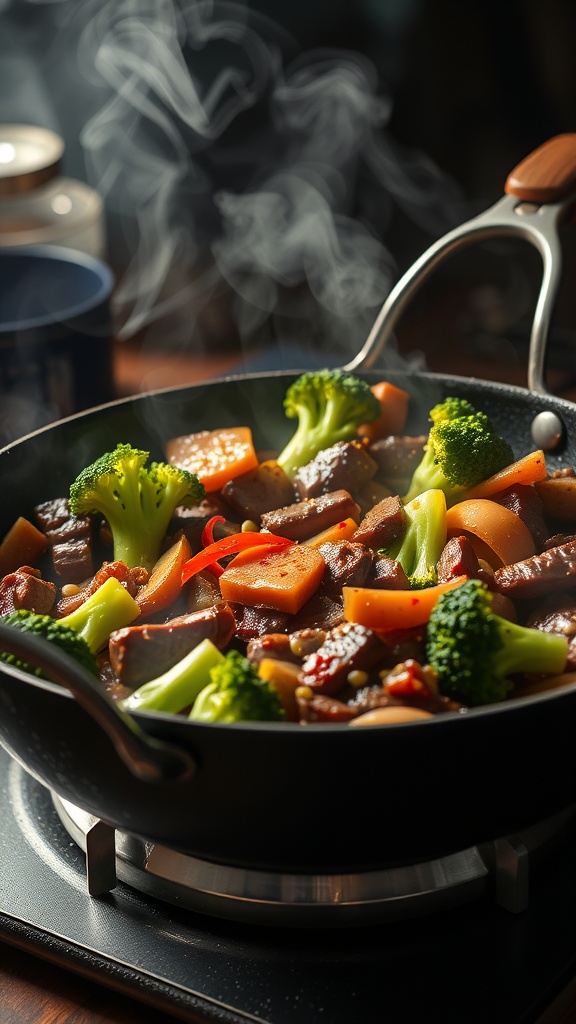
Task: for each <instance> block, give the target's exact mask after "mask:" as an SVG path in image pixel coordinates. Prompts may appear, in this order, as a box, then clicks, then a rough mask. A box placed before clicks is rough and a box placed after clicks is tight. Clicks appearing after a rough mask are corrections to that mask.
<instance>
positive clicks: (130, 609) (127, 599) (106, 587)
mask: <svg viewBox="0 0 576 1024" xmlns="http://www.w3.org/2000/svg"><path fill="white" fill-rule="evenodd" d="M139 615H140V605H139V604H138V603H137V602H136V601H135V600H134V598H133V597H131V595H130V594H129V593H128V591H127V590H126V587H123V586H122V584H121V583H120V580H117V579H116V577H115V576H110V577H109V578H108V579H107V580H106V581H105V582H104V583H103V584H102V586H101V587H98V590H95V591H94V593H93V594H90V597H87V598H86V600H85V601H83V602H82V604H80V605H78V607H77V608H76V609H75V611H73V612H70V614H69V615H65V616H63V618H61V619H58V622H59V623H60V624H61V625H63V626H68V627H69V628H70V629H73V630H74V631H75V632H76V633H78V634H79V635H80V636H81V637H82V638H83V639H84V640H85V641H86V643H87V644H88V646H89V648H90V650H91V651H92V652H93V653H94V654H97V653H98V651H100V650H102V648H103V647H105V645H106V644H107V643H108V638H109V637H110V633H112V632H113V631H114V630H115V629H122V626H128V625H129V623H131V622H133V621H134V619H136V618H138V616H139Z"/></svg>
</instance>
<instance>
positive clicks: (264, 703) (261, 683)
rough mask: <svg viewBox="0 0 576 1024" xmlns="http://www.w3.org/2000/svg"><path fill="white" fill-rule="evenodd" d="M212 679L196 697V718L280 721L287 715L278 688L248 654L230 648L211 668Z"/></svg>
mask: <svg viewBox="0 0 576 1024" xmlns="http://www.w3.org/2000/svg"><path fill="white" fill-rule="evenodd" d="M210 679H211V681H210V683H209V684H208V685H207V686H206V687H205V688H204V689H203V690H202V692H201V693H200V694H199V695H198V697H197V698H196V700H195V702H194V705H193V707H192V711H191V712H190V719H191V720H193V721H195V722H228V723H231V722H279V721H283V720H284V719H285V717H286V714H285V711H284V708H283V707H282V704H281V702H280V697H279V696H278V692H277V691H276V690H275V689H274V687H273V686H272V685H271V684H270V683H268V682H267V681H266V680H264V679H261V678H260V676H259V675H258V673H257V672H256V670H255V669H254V667H253V666H252V664H251V663H250V661H249V660H248V658H246V657H244V656H243V655H242V654H240V652H239V651H235V650H232V651H228V653H227V654H226V655H225V656H224V657H223V660H222V661H221V662H220V663H219V664H218V665H216V667H215V668H213V669H212V671H211V672H210Z"/></svg>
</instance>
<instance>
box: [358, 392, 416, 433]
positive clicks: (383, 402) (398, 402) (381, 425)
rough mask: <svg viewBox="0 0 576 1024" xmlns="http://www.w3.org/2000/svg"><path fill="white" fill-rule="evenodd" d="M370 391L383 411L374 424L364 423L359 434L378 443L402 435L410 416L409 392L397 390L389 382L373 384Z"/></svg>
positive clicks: (359, 429)
mask: <svg viewBox="0 0 576 1024" xmlns="http://www.w3.org/2000/svg"><path fill="white" fill-rule="evenodd" d="M370 390H371V391H372V393H373V394H374V395H376V398H377V399H378V400H379V402H380V406H381V409H382V411H381V413H380V415H379V417H378V419H375V420H373V421H372V423H363V424H362V426H360V427H359V428H358V433H359V434H360V435H361V437H367V438H368V440H369V441H377V440H378V439H379V438H380V437H389V436H390V434H401V433H402V431H403V430H404V426H405V423H406V417H407V415H408V403H409V401H410V395H409V394H408V392H407V391H404V390H403V389H402V388H397V387H396V385H395V384H391V383H390V381H388V380H381V381H380V382H379V383H378V384H373V385H372V387H371V388H370Z"/></svg>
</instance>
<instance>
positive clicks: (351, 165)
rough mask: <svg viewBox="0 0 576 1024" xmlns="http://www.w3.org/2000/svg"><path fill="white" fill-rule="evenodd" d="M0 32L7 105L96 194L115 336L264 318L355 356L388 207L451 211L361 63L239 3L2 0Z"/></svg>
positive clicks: (450, 198)
mask: <svg viewBox="0 0 576 1024" xmlns="http://www.w3.org/2000/svg"><path fill="white" fill-rule="evenodd" d="M0 36H1V37H2V39H3V40H4V44H2V43H1V42H0V57H2V56H3V53H2V51H3V50H5V51H6V54H8V53H9V52H11V53H14V52H15V45H14V44H15V43H16V50H17V52H18V58H19V61H20V66H21V67H23V68H24V72H23V73H22V74H21V80H24V77H25V71H26V68H29V69H30V78H28V79H27V92H26V97H27V100H28V107H27V109H25V110H24V111H23V112H24V116H21V119H22V120H24V121H27V122H29V123H40V122H41V123H43V124H44V125H45V126H46V127H51V128H54V129H55V130H57V131H59V132H60V133H61V134H62V135H63V136H64V138H65V141H66V144H67V160H68V161H69V165H68V173H71V174H72V175H74V174H75V175H76V176H78V177H85V179H86V180H87V181H88V182H89V183H90V184H91V185H92V186H93V187H94V188H95V189H97V190H98V191H99V192H100V194H101V195H102V196H103V198H104V200H105V207H106V211H107V227H108V239H109V251H108V259H109V262H110V263H111V264H112V266H113V268H114V269H115V271H116V273H117V276H118V287H117V290H116V295H115V317H116V323H117V335H118V337H119V338H121V339H129V338H131V337H134V336H135V335H138V336H139V337H140V338H143V339H144V340H145V341H146V343H149V344H150V345H154V346H157V345H159V344H162V345H165V346H168V345H169V346H171V347H181V348H188V347H191V346H192V347H195V348H196V349H198V348H200V349H201V348H202V346H205V347H207V346H209V345H210V344H213V343H214V337H216V340H218V339H219V338H225V337H226V336H227V337H228V338H229V339H230V334H231V332H232V331H233V332H237V334H238V335H239V337H240V339H241V340H243V341H244V342H245V343H246V344H251V343H252V342H253V340H254V339H255V338H256V339H257V338H258V337H260V336H261V332H262V331H264V329H266V331H267V332H268V333H267V334H266V337H270V336H272V335H273V336H275V337H277V338H278V337H281V338H285V337H288V338H289V339H290V340H295V341H296V342H303V343H305V344H307V345H308V346H309V345H310V343H313V344H317V345H318V346H320V348H322V346H324V347H326V348H327V350H330V351H334V352H340V353H344V354H346V353H349V354H350V355H352V354H353V352H355V351H356V350H357V348H358V345H359V343H361V341H362V340H363V338H364V335H365V332H366V330H367V329H368V328H369V326H370V325H371V323H372V322H373V319H374V317H375V314H376V312H377V309H378V307H379V306H380V304H381V303H382V301H383V300H384V298H385V297H386V294H387V293H388V291H389V289H390V286H391V283H392V280H393V278H394V277H395V274H396V267H395V263H394V259H393V257H392V254H391V252H390V250H389V245H388V242H387V237H388V235H389V229H390V225H391V223H392V221H393V218H395V217H398V215H401V216H402V217H404V218H406V219H407V221H409V222H410V223H411V224H412V225H415V226H417V228H418V229H419V230H421V231H422V232H424V233H428V234H430V235H434V236H436V235H438V234H440V233H442V232H443V231H444V230H446V229H447V228H448V227H451V226H453V224H454V223H456V222H457V221H458V220H459V219H461V209H460V196H459V193H458V191H457V189H456V187H455V185H454V183H453V182H451V181H449V180H447V179H446V177H445V176H444V175H443V174H441V173H440V172H439V170H438V169H437V168H436V167H435V166H434V165H433V164H432V162H431V161H430V160H429V159H428V158H427V157H426V156H425V155H424V154H421V153H419V152H418V151H416V150H413V151H404V150H403V149H402V148H401V147H400V146H398V144H397V143H396V142H395V140H394V139H393V137H392V133H391V132H390V129H389V124H390V118H391V115H392V111H393V98H392V96H391V95H390V94H389V92H388V90H387V87H386V84H385V83H382V82H379V81H378V79H377V75H376V72H375V69H374V67H373V65H372V64H371V63H370V62H369V61H367V60H366V59H365V58H363V57H362V56H361V55H359V54H355V53H350V52H345V51H343V52H335V51H327V52H326V51H314V52H310V53H305V54H302V53H298V47H297V45H296V43H295V41H294V40H293V39H291V38H290V36H289V35H288V34H287V33H286V32H285V31H284V30H283V29H282V28H281V27H280V26H279V25H277V24H274V23H273V22H271V21H270V20H268V19H266V18H265V17H263V16H262V15H257V14H256V13H255V12H254V11H253V10H251V9H250V8H249V6H247V5H246V4H245V3H242V2H238V3H222V2H219V0H214V2H210V0H82V2H81V3H78V2H77V0H60V2H52V3H50V4H47V3H43V2H41V0H13V2H10V0H4V3H3V4H2V3H1V2H0ZM31 89H32V90H33V91H34V90H35V92H36V93H37V94H38V96H40V95H41V96H42V102H41V103H39V102H36V103H34V95H31V93H30V90H31ZM19 103H20V105H21V107H23V108H24V107H25V103H24V100H23V99H22V98H20V100H19ZM2 106H3V105H2V101H1V100H0V116H1V117H2V119H3V120H15V119H17V118H15V117H14V111H12V112H8V110H7V108H6V109H2ZM207 323H208V324H214V323H216V324H217V326H216V328H215V329H213V328H211V329H210V330H209V331H208V333H207V330H206V324H207ZM270 332H271V333H270Z"/></svg>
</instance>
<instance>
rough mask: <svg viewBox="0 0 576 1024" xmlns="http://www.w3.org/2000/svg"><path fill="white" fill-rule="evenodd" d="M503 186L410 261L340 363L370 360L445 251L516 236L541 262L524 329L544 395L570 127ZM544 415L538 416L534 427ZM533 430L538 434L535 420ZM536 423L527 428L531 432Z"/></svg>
mask: <svg viewBox="0 0 576 1024" xmlns="http://www.w3.org/2000/svg"><path fill="white" fill-rule="evenodd" d="M505 192H506V194H505V195H504V196H503V198H502V199H500V200H498V202H497V203H495V204H494V205H493V206H491V207H490V208H489V209H488V210H486V211H485V212H484V213H481V214H479V215H478V216H477V217H473V218H472V219H471V220H468V221H466V222H465V223H464V224H461V225H460V226H459V227H457V228H454V229H453V230H452V231H449V232H448V233H447V234H446V235H444V236H443V237H442V238H440V239H438V240H437V241H436V242H434V243H433V245H431V246H430V248H429V249H427V250H426V252H425V253H423V255H422V256H420V258H419V259H418V260H416V262H415V263H414V265H413V266H412V267H410V269H409V270H408V271H407V272H406V273H405V274H404V276H403V277H402V278H401V279H400V280H399V281H398V283H397V284H396V285H395V287H394V288H393V289H392V291H391V292H390V294H389V296H388V298H387V299H386V301H385V302H384V305H383V306H382V309H381V310H380V313H379V314H378V317H377V318H376V321H375V323H374V326H373V328H372V330H371V331H370V334H369V335H368V338H367V339H366V342H365V344H364V345H363V347H362V348H361V350H360V352H359V353H358V354H357V355H356V356H355V358H354V359H352V360H351V361H350V362H349V363H347V364H346V366H345V369H347V370H357V369H360V368H361V367H365V368H366V369H369V368H371V367H372V366H374V364H375V363H376V362H377V360H378V357H379V356H380V354H381V352H382V351H383V349H384V348H385V347H386V345H387V344H388V342H389V341H390V339H391V337H392V335H393V332H394V328H395V327H396V324H397V322H398V320H399V319H400V316H401V315H402V313H403V312H404V310H405V308H406V306H407V305H408V303H409V302H410V300H411V299H412V297H413V296H414V295H415V293H416V291H417V290H418V288H420V286H421V285H422V284H423V283H424V281H425V280H427V279H428V277H429V276H430V274H431V273H432V272H433V271H434V269H435V268H436V267H437V266H438V264H439V263H440V262H442V261H443V260H444V259H445V258H446V257H447V256H450V255H452V254H453V253H455V252H456V251H458V250H459V249H463V248H465V247H467V246H470V245H472V244H473V243H475V242H479V241H487V240H489V239H493V238H503V237H520V238H522V239H524V240H526V241H528V242H530V243H531V244H532V245H534V246H535V247H536V249H537V250H538V252H539V253H540V256H541V257H542V266H543V272H542V284H541V287H540V293H539V296H538V301H537V303H536V309H535V313H534V320H533V324H532V330H531V335H530V348H529V353H528V371H527V376H528V387H529V389H530V390H531V391H533V392H535V393H536V394H541V395H547V394H549V391H548V389H547V387H546V383H545V380H544V364H545V357H546V346H547V343H548V335H549V331H550V324H551V320H552V315H553V311H554V305H555V302H556V297H557V294H558V289H559V286H560V280H561V276H562V250H561V246H560V240H559V236H558V228H559V225H560V223H561V222H562V221H564V220H566V219H568V218H569V217H570V216H571V214H572V213H573V211H574V209H575V207H576V134H574V135H560V136H556V138H554V139H550V140H549V141H548V142H547V143H545V144H544V145H543V146H541V147H539V149H537V150H535V151H534V152H533V153H531V154H530V155H529V156H528V157H526V158H525V160H523V161H522V162H521V163H520V164H518V166H517V167H516V168H515V169H514V170H513V171H511V173H510V174H509V176H508V178H507V180H506V184H505ZM546 415H548V414H546ZM551 415H552V416H556V414H551ZM556 421H557V422H555V423H552V421H547V424H546V427H545V431H544V433H542V432H541V433H540V435H539V436H538V443H539V445H540V447H554V446H555V445H556V444H557V443H558V440H559V437H560V436H561V433H562V425H561V424H560V423H559V421H558V417H556ZM543 422H544V421H540V427H542V424H543ZM535 429H536V433H537V432H538V427H536V428H535ZM535 429H534V428H533V435H534V436H535V439H536V434H535ZM542 441H544V442H546V443H542Z"/></svg>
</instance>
